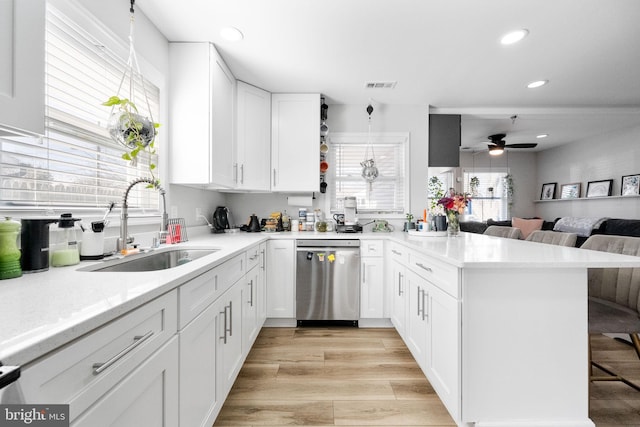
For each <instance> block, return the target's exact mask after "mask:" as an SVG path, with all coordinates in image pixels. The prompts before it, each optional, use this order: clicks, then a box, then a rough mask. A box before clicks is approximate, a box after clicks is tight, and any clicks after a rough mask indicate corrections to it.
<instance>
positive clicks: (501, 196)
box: [463, 168, 511, 221]
mask: <svg viewBox="0 0 640 427" xmlns="http://www.w3.org/2000/svg"><path fill="white" fill-rule="evenodd" d="M507 175H508V171H507V170H506V169H501V170H496V169H495V168H494V169H493V170H478V169H476V170H473V171H464V173H463V179H464V192H465V193H469V194H471V204H470V205H469V206H470V208H469V210H470V214H471V215H472V216H473V220H476V221H486V220H487V219H489V218H492V219H494V220H506V219H509V218H510V217H511V214H510V210H511V209H510V208H511V206H510V197H509V194H508V191H507V190H508V187H507ZM474 177H476V178H477V182H478V185H477V186H476V189H475V190H474V188H473V186H472V185H471V179H472V178H474Z"/></svg>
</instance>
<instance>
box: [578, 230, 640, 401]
mask: <svg viewBox="0 0 640 427" xmlns="http://www.w3.org/2000/svg"><path fill="white" fill-rule="evenodd" d="M581 248H583V249H591V250H596V251H603V252H612V253H618V254H624V255H634V256H640V237H624V236H611V235H604V234H597V235H594V236H591V237H589V238H588V239H587V241H586V242H584V244H583V245H582V246H581ZM588 276H589V335H592V334H607V333H611V334H614V333H618V334H629V337H630V338H631V343H632V345H633V347H634V348H635V351H636V354H637V355H638V358H640V338H639V337H638V333H639V332H640V316H639V313H638V309H639V308H640V268H590V269H589V273H588ZM589 360H590V364H591V368H590V370H591V372H590V380H591V381H622V382H623V383H625V384H627V385H628V386H630V387H633V388H634V389H636V390H638V391H640V386H639V385H637V384H634V383H633V382H631V381H629V380H627V379H626V378H624V377H622V376H620V375H618V374H616V373H615V372H613V371H612V370H610V369H608V368H606V367H604V366H602V365H601V364H600V363H597V362H594V361H593V360H591V342H589ZM593 366H595V367H596V368H598V369H600V370H601V371H603V372H605V373H607V374H608V375H605V376H595V375H593Z"/></svg>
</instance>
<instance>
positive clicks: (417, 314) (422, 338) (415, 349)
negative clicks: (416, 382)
mask: <svg viewBox="0 0 640 427" xmlns="http://www.w3.org/2000/svg"><path fill="white" fill-rule="evenodd" d="M406 287H407V293H408V295H407V300H408V301H407V305H408V310H407V317H406V321H407V323H406V333H405V336H406V338H405V342H406V344H407V347H409V350H410V351H411V354H413V357H414V359H416V362H418V365H419V366H420V367H421V368H422V369H423V370H425V369H426V367H427V358H428V351H429V349H428V347H427V346H428V341H427V339H428V335H429V327H430V324H429V321H430V317H429V315H430V313H429V311H428V310H425V306H426V305H427V299H428V297H429V290H427V289H426V288H427V282H426V280H424V279H423V278H421V277H420V276H418V275H417V274H416V273H414V272H413V271H411V270H407V277H406Z"/></svg>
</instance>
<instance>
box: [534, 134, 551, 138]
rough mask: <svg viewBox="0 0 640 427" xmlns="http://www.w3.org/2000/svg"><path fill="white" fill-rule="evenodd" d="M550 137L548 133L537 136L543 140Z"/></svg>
mask: <svg viewBox="0 0 640 427" xmlns="http://www.w3.org/2000/svg"><path fill="white" fill-rule="evenodd" d="M548 136H549V134H547V133H541V134H540V135H536V138H538V139H542V138H546V137H548Z"/></svg>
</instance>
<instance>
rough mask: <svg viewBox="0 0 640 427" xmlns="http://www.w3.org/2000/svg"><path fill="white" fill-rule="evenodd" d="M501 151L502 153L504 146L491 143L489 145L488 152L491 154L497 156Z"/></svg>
mask: <svg viewBox="0 0 640 427" xmlns="http://www.w3.org/2000/svg"><path fill="white" fill-rule="evenodd" d="M502 153H504V148H502V147H499V146H497V145H492V146H490V147H489V154H490V155H492V156H499V155H500V154H502Z"/></svg>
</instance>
